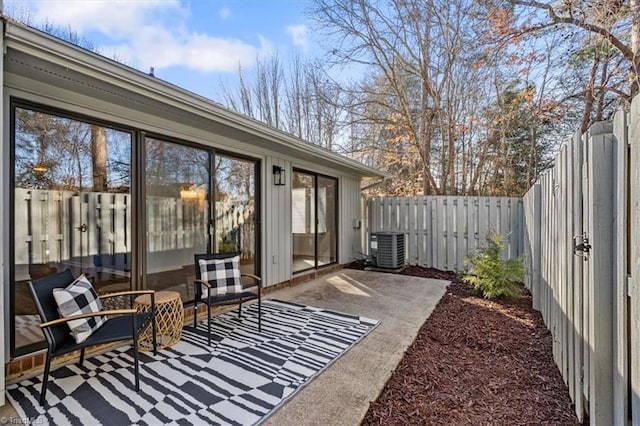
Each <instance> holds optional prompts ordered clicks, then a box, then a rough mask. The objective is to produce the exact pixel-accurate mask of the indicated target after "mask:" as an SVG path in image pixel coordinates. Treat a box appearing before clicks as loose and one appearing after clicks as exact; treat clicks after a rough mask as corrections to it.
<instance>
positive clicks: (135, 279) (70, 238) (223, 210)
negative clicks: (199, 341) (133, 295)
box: [9, 101, 260, 356]
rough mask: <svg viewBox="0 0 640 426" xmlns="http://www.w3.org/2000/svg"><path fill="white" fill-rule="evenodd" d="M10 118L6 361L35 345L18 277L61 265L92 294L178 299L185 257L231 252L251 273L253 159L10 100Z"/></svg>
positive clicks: (189, 281) (188, 294) (31, 310)
mask: <svg viewBox="0 0 640 426" xmlns="http://www.w3.org/2000/svg"><path fill="white" fill-rule="evenodd" d="M11 114H12V115H11V123H12V133H11V135H12V141H11V142H12V143H11V148H10V149H11V156H12V157H11V159H12V161H11V164H12V168H11V169H10V173H11V175H10V176H11V186H12V191H11V215H12V217H11V222H10V224H9V225H10V226H9V229H10V238H11V241H12V244H10V247H11V250H10V259H11V270H10V277H11V284H10V293H9V295H10V311H11V312H10V330H11V355H12V356H18V355H22V354H25V353H28V352H32V351H33V350H35V349H39V348H41V347H43V346H44V345H43V335H42V331H41V330H40V328H39V327H38V324H39V318H38V315H37V312H36V308H35V306H34V305H33V302H32V300H31V295H30V293H29V290H28V285H27V283H28V282H29V281H30V280H35V279H38V278H41V277H44V276H47V275H51V274H54V273H56V272H60V271H63V270H65V269H70V270H71V271H72V273H73V274H74V275H76V276H78V275H80V274H86V275H87V277H88V278H89V280H90V281H91V282H92V283H93V284H94V287H95V288H96V290H97V291H98V293H107V292H116V291H120V290H125V289H130V288H135V289H145V288H146V289H154V290H172V291H177V292H179V293H180V294H181V296H182V299H183V301H184V302H187V303H188V302H189V301H192V300H193V297H194V291H193V280H194V278H195V265H194V257H193V255H194V254H196V253H205V252H229V251H238V252H240V253H241V268H242V271H243V272H246V273H253V274H256V275H259V274H260V265H259V262H258V259H259V258H260V256H259V253H258V246H259V244H258V242H259V234H260V229H259V220H258V212H259V211H260V205H259V202H260V194H259V191H258V188H259V187H260V184H259V174H260V163H259V161H257V160H254V159H250V158H244V157H241V156H236V155H233V154H230V153H225V152H218V151H216V150H215V149H213V148H212V147H207V146H203V145H196V144H193V143H188V142H183V141H178V140H169V139H168V138H163V137H160V136H154V137H149V136H147V135H146V134H145V133H144V132H143V131H142V130H137V129H128V130H125V129H124V128H118V127H117V126H111V125H107V124H105V123H102V122H99V121H97V120H96V121H94V120H91V119H89V118H86V117H81V116H76V115H75V114H69V113H65V112H62V111H56V110H52V109H47V108H43V107H38V106H35V105H31V104H29V103H26V102H24V103H23V102H21V101H13V102H12V109H11ZM110 300H114V299H110ZM105 306H106V303H105ZM108 307H109V308H114V307H119V306H108Z"/></svg>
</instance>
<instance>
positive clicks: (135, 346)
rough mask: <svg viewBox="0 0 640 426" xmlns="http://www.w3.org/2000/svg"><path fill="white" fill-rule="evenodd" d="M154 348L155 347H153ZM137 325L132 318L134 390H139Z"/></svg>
mask: <svg viewBox="0 0 640 426" xmlns="http://www.w3.org/2000/svg"><path fill="white" fill-rule="evenodd" d="M154 344H155V341H154ZM154 349H155V347H154ZM139 358H140V357H139V354H138V327H137V326H136V321H135V319H134V320H133V375H134V384H135V389H136V392H138V391H139V390H140V367H139V365H138V360H139Z"/></svg>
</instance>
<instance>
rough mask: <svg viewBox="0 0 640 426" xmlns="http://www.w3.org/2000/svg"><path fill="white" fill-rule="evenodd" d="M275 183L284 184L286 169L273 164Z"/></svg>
mask: <svg viewBox="0 0 640 426" xmlns="http://www.w3.org/2000/svg"><path fill="white" fill-rule="evenodd" d="M273 184H274V185H284V169H283V168H282V167H280V166H273Z"/></svg>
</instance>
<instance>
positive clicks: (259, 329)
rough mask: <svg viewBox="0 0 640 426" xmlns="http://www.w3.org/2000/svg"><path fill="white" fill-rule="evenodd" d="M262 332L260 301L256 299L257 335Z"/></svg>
mask: <svg viewBox="0 0 640 426" xmlns="http://www.w3.org/2000/svg"><path fill="white" fill-rule="evenodd" d="M261 332H262V300H261V298H260V297H258V333H261Z"/></svg>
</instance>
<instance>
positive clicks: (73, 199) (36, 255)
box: [11, 106, 133, 353]
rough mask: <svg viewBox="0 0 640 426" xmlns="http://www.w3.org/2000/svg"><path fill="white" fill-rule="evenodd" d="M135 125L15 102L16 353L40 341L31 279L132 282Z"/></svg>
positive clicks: (102, 284) (102, 286) (121, 285)
mask: <svg viewBox="0 0 640 426" xmlns="http://www.w3.org/2000/svg"><path fill="white" fill-rule="evenodd" d="M132 140H133V138H132V133H130V132H126V131H122V130H117V129H114V128H110V127H106V126H104V125H100V124H96V123H92V122H89V121H85V120H80V119H74V118H70V117H67V116H62V115H60V114H56V113H53V112H42V111H39V110H37V109H35V108H32V107H29V106H15V107H14V109H13V145H12V146H13V159H14V161H13V170H12V176H13V196H12V198H13V220H12V226H11V232H12V234H13V244H12V253H11V257H12V259H13V265H12V271H11V275H12V286H11V310H12V314H13V316H12V320H13V321H12V324H13V327H12V330H11V331H12V336H13V345H14V348H15V350H16V353H24V352H28V350H29V349H30V348H33V347H37V346H38V344H39V342H41V341H42V339H43V337H42V331H41V330H40V329H39V327H38V326H37V325H38V323H39V318H38V316H37V312H36V309H35V306H34V305H33V302H32V299H31V295H30V293H29V291H28V288H27V283H28V282H29V280H34V279H38V278H41V277H44V276H47V275H50V274H54V273H56V272H61V271H63V270H65V269H70V270H71V271H72V272H73V273H74V275H79V274H83V273H84V274H86V275H87V276H88V277H89V279H90V280H91V281H92V282H93V283H94V285H95V287H96V288H97V290H98V291H99V292H103V291H108V290H109V289H113V288H117V289H128V288H130V287H131V266H132V262H131V247H132V244H131V239H132V236H131V152H132Z"/></svg>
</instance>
